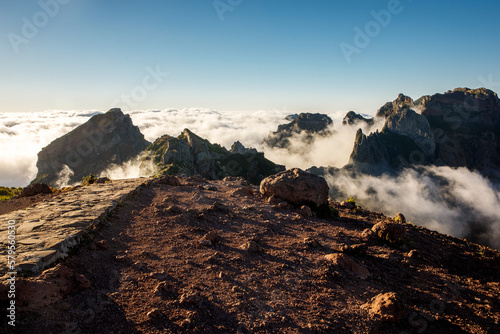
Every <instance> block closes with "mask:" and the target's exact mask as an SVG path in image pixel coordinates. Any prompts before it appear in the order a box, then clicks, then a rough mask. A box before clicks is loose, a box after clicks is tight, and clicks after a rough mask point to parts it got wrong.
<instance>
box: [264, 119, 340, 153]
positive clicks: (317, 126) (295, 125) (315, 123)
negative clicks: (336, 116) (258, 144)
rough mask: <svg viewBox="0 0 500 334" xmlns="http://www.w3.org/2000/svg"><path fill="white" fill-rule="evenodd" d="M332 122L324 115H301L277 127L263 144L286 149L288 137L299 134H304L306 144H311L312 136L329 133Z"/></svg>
mask: <svg viewBox="0 0 500 334" xmlns="http://www.w3.org/2000/svg"><path fill="white" fill-rule="evenodd" d="M332 125H333V120H332V119H331V118H330V117H329V116H328V115H325V114H311V113H302V114H300V115H298V116H297V117H295V118H294V119H293V121H292V122H290V123H288V124H282V125H279V126H278V130H277V131H276V132H272V133H270V134H269V136H268V137H267V138H266V139H264V144H265V145H267V146H269V147H277V148H287V147H288V146H289V145H290V140H289V138H290V137H293V136H294V135H297V134H299V133H302V132H303V133H305V138H303V140H305V141H306V142H312V141H313V140H314V136H317V135H323V136H324V135H328V134H330V133H331V128H332Z"/></svg>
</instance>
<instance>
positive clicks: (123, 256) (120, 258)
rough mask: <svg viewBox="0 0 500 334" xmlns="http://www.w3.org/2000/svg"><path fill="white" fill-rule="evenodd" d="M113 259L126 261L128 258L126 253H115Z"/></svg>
mask: <svg viewBox="0 0 500 334" xmlns="http://www.w3.org/2000/svg"><path fill="white" fill-rule="evenodd" d="M115 260H116V261H118V262H127V261H129V258H128V256H126V255H116V256H115Z"/></svg>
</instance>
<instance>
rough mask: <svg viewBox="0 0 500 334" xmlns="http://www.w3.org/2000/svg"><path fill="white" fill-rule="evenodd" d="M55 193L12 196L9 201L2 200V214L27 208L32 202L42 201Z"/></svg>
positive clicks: (0, 212) (0, 213) (0, 209)
mask: <svg viewBox="0 0 500 334" xmlns="http://www.w3.org/2000/svg"><path fill="white" fill-rule="evenodd" d="M52 195H53V194H38V195H35V196H29V197H16V198H11V199H9V200H8V201H0V215H4V214H6V213H9V212H12V211H17V210H22V209H26V208H27V207H29V206H30V205H32V204H35V203H38V202H42V201H43V200H44V199H48V198H50V197H52Z"/></svg>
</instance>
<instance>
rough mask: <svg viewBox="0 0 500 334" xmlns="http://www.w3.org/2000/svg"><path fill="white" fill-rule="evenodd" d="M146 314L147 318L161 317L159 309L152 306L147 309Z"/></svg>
mask: <svg viewBox="0 0 500 334" xmlns="http://www.w3.org/2000/svg"><path fill="white" fill-rule="evenodd" d="M146 315H147V317H148V318H149V319H151V320H153V319H158V318H161V316H162V313H161V311H160V310H159V309H157V308H154V309H152V310H151V311H149V312H148V313H147V314H146Z"/></svg>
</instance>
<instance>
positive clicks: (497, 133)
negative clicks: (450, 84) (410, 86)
mask: <svg viewBox="0 0 500 334" xmlns="http://www.w3.org/2000/svg"><path fill="white" fill-rule="evenodd" d="M416 111H418V112H416ZM377 116H380V117H385V118H386V122H385V125H384V128H383V129H382V131H381V132H380V133H378V132H377V133H372V134H370V135H369V136H366V135H365V134H363V133H362V131H358V133H357V135H356V140H355V144H354V149H353V152H352V154H351V161H350V164H351V165H354V166H356V167H361V168H360V170H362V171H366V172H370V171H373V170H380V169H381V167H380V166H388V167H390V168H392V169H394V170H400V169H401V168H403V167H407V166H414V165H428V164H433V165H438V166H443V165H444V166H451V167H467V168H469V169H470V170H477V171H480V172H481V173H483V174H484V175H488V176H494V177H497V178H498V177H500V139H499V138H500V101H499V99H498V96H497V95H496V94H495V93H494V92H492V91H490V90H487V89H484V88H480V89H468V88H457V89H455V90H453V91H448V92H447V93H445V94H435V95H433V96H423V97H421V98H420V99H418V100H416V101H413V100H412V99H411V98H409V97H407V96H405V95H403V94H400V95H399V97H398V98H397V99H396V100H395V101H393V102H392V103H387V104H386V105H384V106H383V107H382V108H380V109H379V111H378V112H377Z"/></svg>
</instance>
